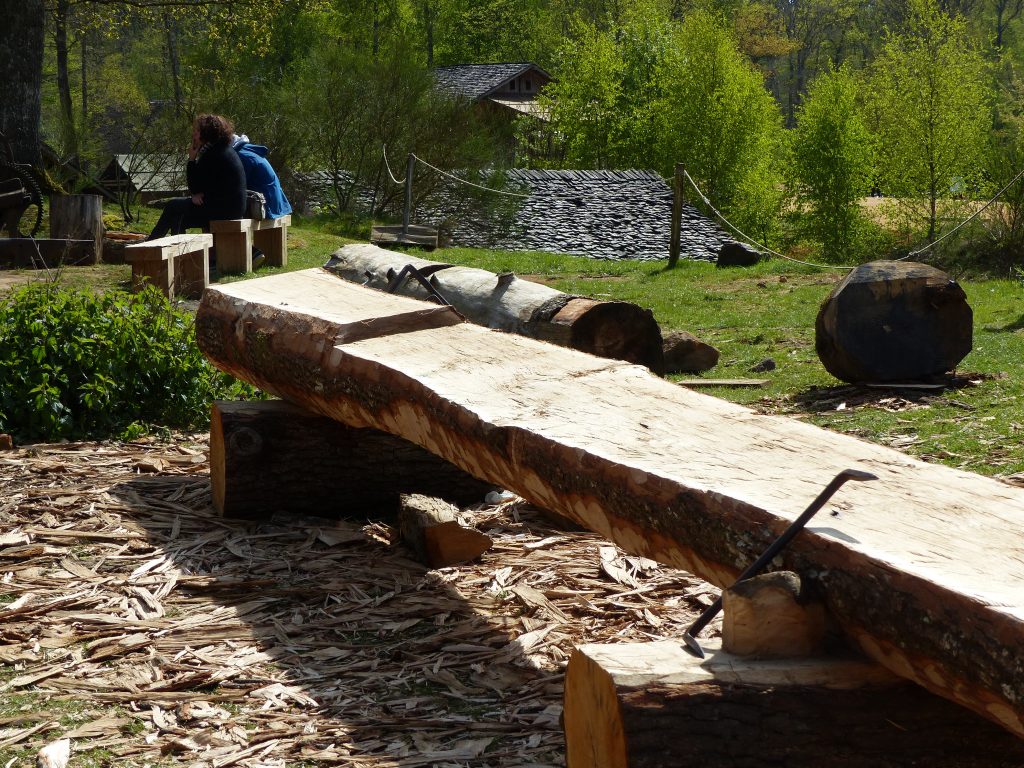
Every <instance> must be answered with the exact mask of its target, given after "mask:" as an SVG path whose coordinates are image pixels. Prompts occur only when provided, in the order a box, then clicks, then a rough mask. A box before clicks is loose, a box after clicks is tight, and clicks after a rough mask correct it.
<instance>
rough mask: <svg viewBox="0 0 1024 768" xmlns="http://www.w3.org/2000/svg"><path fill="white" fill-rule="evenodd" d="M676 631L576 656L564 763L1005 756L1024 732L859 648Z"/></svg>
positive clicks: (1000, 764)
mask: <svg viewBox="0 0 1024 768" xmlns="http://www.w3.org/2000/svg"><path fill="white" fill-rule="evenodd" d="M705 649H706V650H707V651H708V655H707V658H705V659H697V658H695V657H693V656H691V655H690V654H689V653H687V652H686V651H684V650H683V649H682V644H681V643H680V642H677V641H660V642H655V643H624V644H618V645H583V646H580V647H579V648H577V649H576V651H575V652H574V653H573V655H572V657H571V658H570V660H569V666H568V668H567V670H566V678H565V709H564V716H563V723H564V729H565V741H566V765H567V766H568V768H627V766H628V768H663V767H665V766H673V768H690V767H692V768H707V766H730V768H769V767H770V766H771V767H773V768H774V767H775V766H786V767H787V768H840V767H841V768H897V767H899V768H909V766H915V768H983V767H984V768H1009V766H1020V765H1022V764H1024V741H1021V740H1019V739H1017V738H1016V737H1014V736H1013V735H1011V734H1009V733H1007V732H1006V731H1003V730H1002V729H1000V728H999V727H998V726H996V725H994V724H992V723H990V722H988V721H986V720H983V719H981V718H980V717H978V716H977V715H975V714H973V713H971V712H969V711H967V710H965V709H962V708H961V707H958V706H956V705H955V704H952V703H950V702H948V701H946V700H945V699H942V698H939V697H937V696H933V695H932V694H929V693H928V692H927V691H925V690H924V689H922V688H919V687H917V686H915V685H913V684H910V683H906V682H904V681H901V680H899V678H897V677H895V676H894V675H891V674H890V673H888V672H886V671H885V670H884V669H882V668H881V667H879V666H878V665H875V664H872V663H871V662H868V661H866V660H860V659H857V658H847V659H831V658H830V659H790V660H773V661H747V660H744V659H742V658H740V657H736V656H731V655H729V654H726V653H724V652H722V651H720V650H718V649H717V648H716V647H715V646H714V644H711V643H709V644H707V645H705Z"/></svg>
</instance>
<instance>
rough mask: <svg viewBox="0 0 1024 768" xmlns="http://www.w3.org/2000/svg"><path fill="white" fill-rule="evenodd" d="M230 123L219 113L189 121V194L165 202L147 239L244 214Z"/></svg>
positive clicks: (240, 170)
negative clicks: (190, 122) (190, 144)
mask: <svg viewBox="0 0 1024 768" xmlns="http://www.w3.org/2000/svg"><path fill="white" fill-rule="evenodd" d="M233 133H234V126H232V124H231V121H229V120H228V119H227V118H224V117H221V116H220V115H199V116H198V117H197V118H196V119H195V121H194V122H193V123H192V146H191V147H190V148H189V151H188V158H189V159H188V168H187V169H186V177H187V179H188V191H189V192H190V193H191V195H192V196H191V197H176V198H174V199H172V200H169V201H168V202H167V205H166V206H164V210H163V213H161V214H160V219H159V220H158V221H157V223H156V226H155V227H153V231H152V232H150V234H149V239H150V240H155V239H156V238H158V237H163V236H164V235H166V234H168V233H171V234H175V235H178V234H181V233H183V232H184V231H185V230H186V229H195V228H200V229H203V230H204V231H206V230H208V229H209V226H210V222H211V221H219V220H221V219H240V218H242V217H243V216H244V215H245V169H244V168H243V167H242V161H241V160H240V159H239V157H238V153H237V152H235V150H233V149H232V148H231V136H232V134H233Z"/></svg>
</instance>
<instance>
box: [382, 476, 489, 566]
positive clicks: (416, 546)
mask: <svg viewBox="0 0 1024 768" xmlns="http://www.w3.org/2000/svg"><path fill="white" fill-rule="evenodd" d="M458 513H459V508H458V507H456V506H454V505H452V504H449V503H448V502H447V501H444V500H443V499H435V498H433V497H431V496H423V495H420V494H403V495H402V499H401V502H400V508H399V510H398V530H399V532H400V533H401V536H402V541H404V542H405V543H406V544H407V545H408V546H409V548H410V549H412V550H413V551H414V552H415V553H416V556H417V557H418V558H419V559H420V562H421V563H423V564H424V565H426V566H429V567H430V568H447V567H448V566H450V565H458V564H459V563H466V562H469V561H470V560H475V559H476V558H478V557H480V555H482V554H483V553H484V552H486V551H487V550H489V549H490V548H491V545H492V544H493V543H494V542H492V541H491V539H490V537H489V536H487V535H485V534H483V533H480V531H478V530H476V529H474V528H464V527H463V526H462V525H461V524H460V523H459V520H458V517H457V516H458Z"/></svg>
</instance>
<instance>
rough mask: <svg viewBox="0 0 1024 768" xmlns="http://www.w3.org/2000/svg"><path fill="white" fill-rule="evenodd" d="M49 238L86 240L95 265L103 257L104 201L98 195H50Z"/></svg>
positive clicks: (89, 262) (90, 262)
mask: <svg viewBox="0 0 1024 768" xmlns="http://www.w3.org/2000/svg"><path fill="white" fill-rule="evenodd" d="M50 237H51V238H64V239H67V240H89V241H90V242H92V243H93V249H92V250H93V253H92V257H91V259H89V260H88V261H85V262H80V263H86V264H95V263H96V262H98V261H99V260H100V257H101V256H102V255H103V198H102V197H100V196H99V195H53V196H52V197H51V198H50Z"/></svg>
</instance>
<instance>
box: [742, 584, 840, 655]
mask: <svg viewBox="0 0 1024 768" xmlns="http://www.w3.org/2000/svg"><path fill="white" fill-rule="evenodd" d="M825 625H826V622H825V606H824V605H822V604H821V602H819V601H818V600H812V599H809V598H808V597H807V596H806V594H805V592H804V590H803V589H802V584H801V580H800V576H799V575H797V574H795V573H793V572H792V571H774V572H772V573H764V574H761V575H760V576H754V577H753V578H751V579H747V580H745V581H741V582H739V583H738V584H733V585H732V586H731V587H729V588H728V589H725V590H722V647H723V648H724V649H725V650H726V651H728V652H729V653H731V654H733V655H735V656H753V657H756V658H759V659H791V658H796V657H799V656H812V655H815V654H820V653H822V652H823V651H824V650H825V634H826V626H825Z"/></svg>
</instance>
